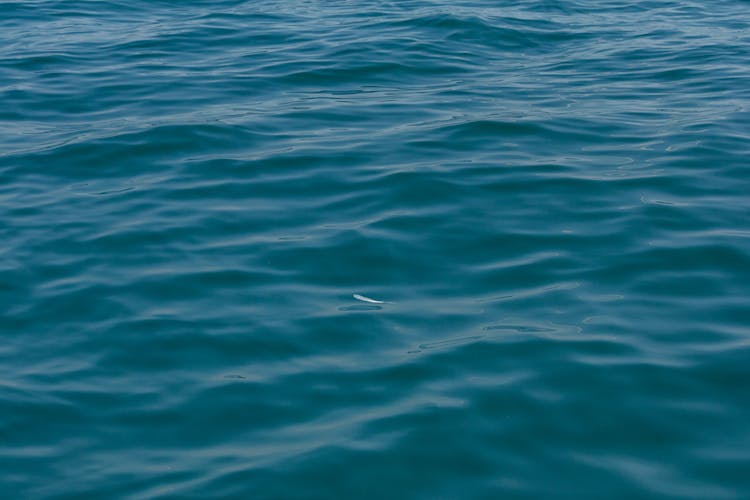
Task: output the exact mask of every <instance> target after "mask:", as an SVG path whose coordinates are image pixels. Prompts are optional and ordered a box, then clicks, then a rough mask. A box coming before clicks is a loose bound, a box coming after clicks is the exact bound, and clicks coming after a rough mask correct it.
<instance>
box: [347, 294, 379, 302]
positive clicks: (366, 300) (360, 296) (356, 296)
mask: <svg viewBox="0 0 750 500" xmlns="http://www.w3.org/2000/svg"><path fill="white" fill-rule="evenodd" d="M352 297H354V298H355V299H357V300H361V301H362V302H369V303H370V304H387V302H384V301H382V300H375V299H371V298H370V297H365V296H364V295H360V294H358V293H355V294H354V295H352Z"/></svg>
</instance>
